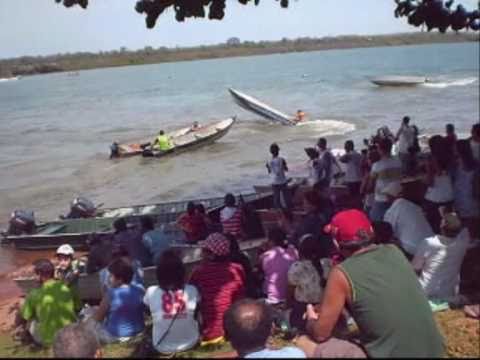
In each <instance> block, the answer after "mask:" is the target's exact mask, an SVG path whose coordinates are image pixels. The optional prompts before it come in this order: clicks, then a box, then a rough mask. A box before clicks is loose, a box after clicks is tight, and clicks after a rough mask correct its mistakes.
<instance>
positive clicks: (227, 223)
mask: <svg viewBox="0 0 480 360" xmlns="http://www.w3.org/2000/svg"><path fill="white" fill-rule="evenodd" d="M235 202H236V201H235V196H233V194H230V193H229V194H227V195H225V207H224V208H223V209H222V210H221V211H220V222H221V224H222V228H223V233H224V234H227V233H230V234H232V235H233V236H235V237H236V238H237V239H243V238H244V237H245V232H244V230H243V226H242V222H243V213H242V210H241V209H240V208H239V207H237V206H235Z"/></svg>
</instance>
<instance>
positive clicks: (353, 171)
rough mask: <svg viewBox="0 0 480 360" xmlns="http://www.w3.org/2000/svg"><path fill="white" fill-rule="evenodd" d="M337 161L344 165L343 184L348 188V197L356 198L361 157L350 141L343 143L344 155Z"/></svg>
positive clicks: (358, 187)
mask: <svg viewBox="0 0 480 360" xmlns="http://www.w3.org/2000/svg"><path fill="white" fill-rule="evenodd" d="M339 160H340V162H342V163H344V164H346V171H345V178H344V182H345V184H346V185H347V187H348V192H349V194H350V196H355V197H358V196H359V195H360V185H361V184H362V172H361V171H362V168H361V166H362V155H360V154H359V153H358V152H356V151H355V147H354V144H353V141H352V140H347V141H346V142H345V155H343V156H341V157H340V159H339Z"/></svg>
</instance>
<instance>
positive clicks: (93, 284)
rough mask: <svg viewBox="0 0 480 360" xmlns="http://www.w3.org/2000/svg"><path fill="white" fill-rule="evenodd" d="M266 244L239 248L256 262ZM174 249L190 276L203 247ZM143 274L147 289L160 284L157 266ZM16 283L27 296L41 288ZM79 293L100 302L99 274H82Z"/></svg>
mask: <svg viewBox="0 0 480 360" xmlns="http://www.w3.org/2000/svg"><path fill="white" fill-rule="evenodd" d="M264 242H265V239H264V238H259V239H254V240H247V241H243V242H241V243H240V244H239V246H240V249H241V250H242V251H244V252H245V253H246V254H247V255H248V256H249V258H250V259H251V260H252V261H255V259H256V256H257V251H258V249H259V247H260V246H261V245H262V244H263V243H264ZM172 248H174V249H178V251H179V253H180V256H181V258H182V260H183V262H184V264H185V267H186V270H187V274H190V273H191V271H192V270H193V268H194V267H195V265H198V264H199V263H200V261H201V258H202V257H201V253H202V248H201V246H191V245H190V246H189V245H183V246H182V245H174V246H172ZM143 274H144V281H145V286H146V287H148V286H151V285H157V284H158V282H157V276H156V268H155V266H150V267H146V268H144V269H143ZM14 281H15V283H16V284H17V286H18V287H19V288H20V289H21V290H22V291H23V292H24V293H25V294H27V293H28V292H29V291H30V290H32V289H34V288H36V287H38V286H39V283H38V281H37V280H36V278H34V277H21V278H16V279H14ZM78 293H79V296H80V299H81V300H84V301H87V302H98V301H99V300H100V299H101V296H102V293H101V288H100V279H99V274H98V273H94V274H81V275H80V278H79V281H78Z"/></svg>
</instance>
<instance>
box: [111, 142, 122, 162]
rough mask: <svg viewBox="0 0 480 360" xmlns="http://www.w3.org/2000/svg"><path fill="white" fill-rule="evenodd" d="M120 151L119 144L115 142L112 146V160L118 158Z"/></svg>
mask: <svg viewBox="0 0 480 360" xmlns="http://www.w3.org/2000/svg"><path fill="white" fill-rule="evenodd" d="M119 151H120V149H119V146H118V143H117V142H116V141H115V142H114V143H113V144H112V145H110V159H113V158H116V157H118V155H119Z"/></svg>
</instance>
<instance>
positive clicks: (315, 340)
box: [297, 210, 445, 358]
mask: <svg viewBox="0 0 480 360" xmlns="http://www.w3.org/2000/svg"><path fill="white" fill-rule="evenodd" d="M325 230H326V231H328V232H329V233H331V234H332V235H333V236H334V239H335V246H336V247H337V248H338V250H339V251H340V252H341V253H342V255H343V257H344V258H345V260H344V261H343V262H342V263H340V264H339V265H336V266H335V267H334V268H333V269H332V270H331V271H330V272H329V275H328V279H327V286H326V288H325V292H324V294H323V297H322V301H321V303H320V305H318V306H312V305H310V304H309V305H308V306H307V312H306V318H307V333H308V334H309V337H303V338H302V341H301V343H303V344H305V345H309V346H308V348H310V349H311V348H315V347H317V346H319V344H320V345H322V344H321V343H322V342H324V341H326V340H328V339H330V338H331V335H332V330H333V329H334V327H335V324H336V323H337V320H338V319H339V317H340V315H341V314H342V311H343V309H344V307H348V309H349V312H350V314H351V316H352V317H353V319H354V321H355V322H356V323H357V325H358V328H359V329H360V341H361V345H362V346H363V348H364V349H365V351H366V353H367V355H368V356H369V357H372V358H375V357H434V358H436V357H443V355H444V353H445V347H444V343H443V338H442V335H441V334H440V332H439V330H438V327H437V325H436V323H435V320H434V318H433V314H432V310H431V309H430V305H429V303H428V300H427V298H426V296H425V294H424V292H423V290H422V288H421V286H420V283H419V281H418V279H417V277H416V275H415V272H414V271H413V268H412V266H411V265H410V263H409V262H408V261H407V259H406V258H405V256H404V255H403V254H402V252H401V251H400V250H398V249H397V248H396V246H394V245H376V244H373V243H372V227H371V224H370V221H369V219H368V218H367V216H366V214H364V213H363V212H361V211H359V210H347V211H342V212H339V213H338V214H336V215H335V217H334V218H333V219H332V221H331V223H330V224H329V225H328V226H327V227H326V228H325ZM298 344H299V342H298V341H297V345H298ZM300 347H301V348H304V347H302V346H300ZM307 355H308V352H307ZM317 355H318V354H317Z"/></svg>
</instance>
